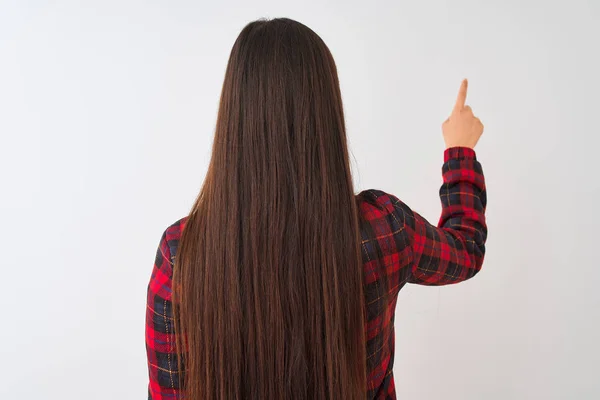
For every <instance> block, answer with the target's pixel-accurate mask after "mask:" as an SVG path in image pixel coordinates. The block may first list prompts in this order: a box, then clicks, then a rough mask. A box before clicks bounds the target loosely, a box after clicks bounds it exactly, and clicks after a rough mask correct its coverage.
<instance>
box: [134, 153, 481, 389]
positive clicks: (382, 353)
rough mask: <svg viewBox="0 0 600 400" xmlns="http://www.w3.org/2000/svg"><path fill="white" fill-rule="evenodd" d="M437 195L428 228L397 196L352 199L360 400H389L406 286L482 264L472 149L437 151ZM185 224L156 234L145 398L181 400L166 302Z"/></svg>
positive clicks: (377, 193) (442, 279)
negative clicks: (358, 270)
mask: <svg viewBox="0 0 600 400" xmlns="http://www.w3.org/2000/svg"><path fill="white" fill-rule="evenodd" d="M442 173H443V184H442V187H441V189H440V192H439V193H440V199H441V202H442V215H441V218H440V220H439V223H438V225H437V227H436V226H434V225H431V224H429V223H428V222H427V221H426V220H425V219H424V218H423V217H421V216H420V215H419V214H417V213H416V212H414V211H412V210H411V209H410V208H409V207H408V206H407V205H406V204H404V203H403V202H401V201H400V200H399V199H398V198H397V197H395V196H393V195H391V194H388V193H385V192H383V191H381V190H373V189H372V190H365V191H363V192H361V193H359V194H358V195H357V196H356V198H357V201H358V205H359V212H360V221H361V223H360V225H361V236H362V242H361V249H362V259H363V267H364V268H363V271H364V285H365V286H364V293H365V304H366V308H367V318H368V321H367V326H366V327H365V329H366V331H365V332H366V340H367V342H366V348H367V374H368V375H367V376H368V393H367V396H366V398H367V399H380V400H383V399H395V398H396V394H395V388H394V377H393V372H392V367H393V362H394V340H395V337H394V311H395V307H396V300H397V295H398V292H399V290H400V289H401V288H402V287H403V286H404V285H405V284H406V283H416V284H421V285H447V284H452V283H457V282H461V281H464V280H467V279H469V278H471V277H473V276H474V275H475V274H476V273H477V272H478V271H479V270H480V269H481V265H482V263H483V257H484V253H485V240H486V236H487V227H486V223H485V216H484V214H485V207H486V188H485V182H484V178H483V171H482V168H481V164H480V163H479V162H478V161H477V159H476V156H475V152H474V151H473V150H472V149H468V148H461V147H455V148H450V149H447V150H446V151H445V153H444V165H443V167H442ZM185 221H186V218H182V219H180V220H179V221H177V222H175V223H174V224H172V225H171V226H169V227H168V228H167V229H166V230H165V232H164V233H163V235H162V237H161V239H160V243H159V246H158V250H157V252H156V260H155V262H154V268H153V271H152V276H151V278H150V283H149V285H148V299H147V308H146V350H147V356H148V370H149V377H150V383H149V385H148V399H152V400H174V399H181V398H183V397H182V395H181V390H180V388H179V387H178V380H179V375H178V371H177V360H176V358H175V357H176V356H175V353H174V343H175V336H174V335H173V314H172V304H171V277H172V265H173V261H174V257H175V255H176V252H177V244H178V241H179V237H180V235H181V232H182V229H183V228H184V226H185Z"/></svg>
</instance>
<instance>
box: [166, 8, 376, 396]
mask: <svg viewBox="0 0 600 400" xmlns="http://www.w3.org/2000/svg"><path fill="white" fill-rule="evenodd" d="M359 240H360V239H359V233H358V213H357V210H356V203H355V200H354V191H353V188H352V178H351V174H350V165H349V158H348V149H347V143H346V131H345V124H344V115H343V107H342V100H341V95H340V89H339V82H338V77H337V71H336V66H335V63H334V60H333V57H332V56H331V53H330V52H329V50H328V48H327V46H326V45H325V44H324V43H323V41H322V40H321V38H320V37H319V36H318V35H317V34H316V33H314V32H313V31H312V30H311V29H309V28H308V27H306V26H305V25H303V24H301V23H299V22H296V21H293V20H290V19H286V18H278V19H273V20H258V21H254V22H252V23H250V24H248V25H247V26H246V27H245V28H244V29H243V30H242V32H241V33H240V35H239V37H238V38H237V40H236V42H235V44H234V46H233V48H232V50H231V55H230V58H229V62H228V65H227V70H226V74H225V80H224V83H223V89H222V93H221V99H220V106H219V113H218V118H217V124H216V131H215V138H214V143H213V150H212V158H211V162H210V165H209V170H208V173H207V176H206V179H205V182H204V185H203V187H202V190H201V191H200V194H199V196H198V198H197V200H196V202H195V203H194V205H193V207H192V209H191V211H190V214H189V216H188V220H187V222H186V226H185V229H184V231H183V235H182V238H181V241H180V244H179V250H178V254H177V258H176V263H175V268H174V275H175V276H174V278H175V283H176V286H175V289H174V298H175V305H176V321H175V322H176V329H177V330H178V331H179V333H180V334H181V335H180V338H185V344H184V343H183V342H180V343H178V348H179V349H182V350H181V352H180V353H181V356H180V358H181V360H182V361H183V364H184V365H183V367H184V368H185V369H186V373H185V379H184V380H185V381H184V382H183V384H184V385H185V389H186V391H187V395H188V397H186V398H190V399H201V398H202V399H267V398H268V399H280V398H281V399H283V398H286V399H311V400H312V399H333V398H336V399H337V398H344V399H357V398H362V397H364V394H365V392H366V387H365V386H366V377H365V371H366V364H365V362H366V361H365V341H364V314H363V313H364V311H363V308H364V305H363V288H362V272H361V268H360V263H361V261H360V250H359Z"/></svg>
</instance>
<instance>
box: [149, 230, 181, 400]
mask: <svg viewBox="0 0 600 400" xmlns="http://www.w3.org/2000/svg"><path fill="white" fill-rule="evenodd" d="M172 275H173V269H172V258H171V254H170V250H169V245H168V242H167V231H165V232H164V233H163V235H162V237H161V240H160V243H159V246H158V249H157V251H156V257H155V261H154V267H153V269H152V275H151V277H150V283H149V284H148V291H147V294H148V297H147V304H146V330H145V332H146V354H147V358H148V375H149V384H148V399H149V400H165V399H168V400H176V399H180V398H182V395H183V394H182V391H181V390H180V389H179V383H180V382H179V371H178V361H177V354H176V351H175V340H176V337H175V334H174V331H173V308H172V303H171V293H172Z"/></svg>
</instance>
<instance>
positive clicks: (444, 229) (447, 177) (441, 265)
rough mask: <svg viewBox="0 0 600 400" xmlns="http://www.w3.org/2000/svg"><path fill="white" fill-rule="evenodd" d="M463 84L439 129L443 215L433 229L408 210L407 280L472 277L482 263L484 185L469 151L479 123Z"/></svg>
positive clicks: (449, 280) (425, 281) (441, 282)
mask: <svg viewBox="0 0 600 400" xmlns="http://www.w3.org/2000/svg"><path fill="white" fill-rule="evenodd" d="M466 97H467V81H466V80H464V81H463V82H462V84H461V87H460V90H459V93H458V96H457V99H456V103H455V104H454V108H453V110H452V113H451V115H450V117H449V118H448V119H447V120H446V121H445V122H444V124H443V125H442V131H443V133H444V140H445V141H446V151H445V153H444V165H443V167H442V174H443V184H442V187H441V188H440V199H441V201H442V215H441V217H440V220H439V223H438V225H437V227H436V226H433V225H431V224H430V223H429V222H427V220H425V218H423V217H422V216H420V215H419V214H418V213H415V212H412V215H413V218H412V221H407V222H408V223H409V224H411V223H412V225H413V226H412V230H413V234H412V253H413V263H412V273H411V275H410V278H409V281H410V282H412V283H419V284H423V285H445V284H450V283H456V282H460V281H464V280H466V279H469V278H471V277H472V276H474V275H475V274H476V273H477V272H478V271H479V270H480V269H481V266H482V264H483V258H484V254H485V241H486V238H487V226H486V222H485V208H486V201H487V197H486V187H485V180H484V177H483V170H482V168H481V164H480V163H479V162H478V161H477V158H476V156H475V151H474V150H473V148H474V147H475V145H476V144H477V142H478V141H479V138H480V137H481V134H482V133H483V125H482V123H481V121H480V120H479V119H478V118H476V117H475V116H474V115H473V111H472V110H471V107H469V106H465V101H466Z"/></svg>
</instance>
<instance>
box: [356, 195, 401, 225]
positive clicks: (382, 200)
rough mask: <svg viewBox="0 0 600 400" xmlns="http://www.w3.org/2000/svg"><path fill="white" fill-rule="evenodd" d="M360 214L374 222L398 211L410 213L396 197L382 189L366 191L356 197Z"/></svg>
mask: <svg viewBox="0 0 600 400" xmlns="http://www.w3.org/2000/svg"><path fill="white" fill-rule="evenodd" d="M356 200H357V205H358V211H359V214H360V215H361V217H362V218H363V219H366V220H373V219H376V218H381V217H383V216H386V215H389V214H391V213H394V212H396V213H397V212H398V211H409V210H408V207H407V206H406V205H405V204H404V203H403V202H402V201H400V199H398V197H396V196H395V195H393V194H391V193H388V192H385V191H383V190H381V189H366V190H363V191H362V192H360V193H358V194H357V195H356Z"/></svg>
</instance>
